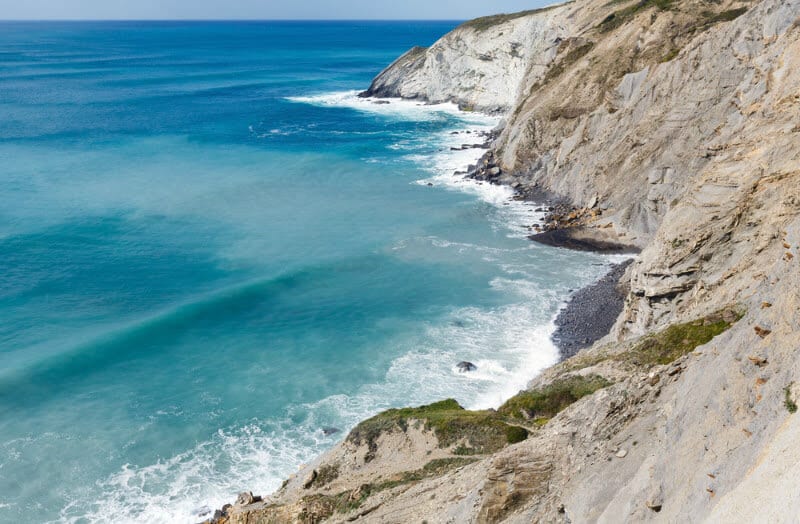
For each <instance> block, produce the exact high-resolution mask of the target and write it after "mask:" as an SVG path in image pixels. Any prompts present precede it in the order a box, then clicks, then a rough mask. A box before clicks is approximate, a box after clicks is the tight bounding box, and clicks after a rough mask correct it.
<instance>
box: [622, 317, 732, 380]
mask: <svg viewBox="0 0 800 524" xmlns="http://www.w3.org/2000/svg"><path fill="white" fill-rule="evenodd" d="M741 318H742V314H741V313H740V312H736V311H732V310H726V311H723V312H721V313H716V314H714V315H710V316H708V317H705V318H701V319H699V320H695V321H693V322H688V323H685V324H674V325H672V326H670V327H668V328H667V329H665V330H663V331H661V332H659V333H656V334H654V335H650V336H647V337H645V338H644V339H642V340H641V341H640V342H639V343H638V344H636V345H635V346H634V347H633V348H632V349H630V350H629V351H626V352H625V353H622V354H620V355H617V356H616V357H615V358H616V359H617V360H621V361H624V362H628V363H631V364H634V365H637V366H644V367H652V366H657V365H664V364H669V363H671V362H674V361H675V360H677V359H679V358H680V357H682V356H684V355H687V354H689V353H691V352H692V351H694V350H695V348H697V347H698V346H702V345H703V344H707V343H708V342H710V341H711V339H713V338H714V337H716V336H717V335H720V334H722V333H724V332H725V331H727V330H728V329H730V327H731V326H732V325H733V324H734V323H736V322H737V321H738V320H739V319H741Z"/></svg>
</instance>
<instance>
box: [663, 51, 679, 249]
mask: <svg viewBox="0 0 800 524" xmlns="http://www.w3.org/2000/svg"><path fill="white" fill-rule="evenodd" d="M680 52H681V50H680V49H679V48H677V47H675V48H673V49H671V50H670V52H669V53H667V54H666V55H664V58H662V59H661V63H662V64H663V63H666V62H671V61H672V60H674V59H675V57H676V56H678V53H680ZM672 247H676V246H675V240H673V241H672ZM678 247H680V246H678Z"/></svg>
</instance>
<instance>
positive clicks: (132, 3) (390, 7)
mask: <svg viewBox="0 0 800 524" xmlns="http://www.w3.org/2000/svg"><path fill="white" fill-rule="evenodd" d="M553 2H554V0H0V20H30V19H34V20H45V19H46V20H51V19H78V20H87V19H112V20H124V19H134V20H143V19H160V20H164V19H226V20H227V19H383V20H386V19H426V20H431V19H444V20H466V19H469V18H475V17H478V16H483V15H489V14H496V13H512V12H516V11H522V10H525V9H535V8H537V7H542V6H544V5H547V4H550V3H553Z"/></svg>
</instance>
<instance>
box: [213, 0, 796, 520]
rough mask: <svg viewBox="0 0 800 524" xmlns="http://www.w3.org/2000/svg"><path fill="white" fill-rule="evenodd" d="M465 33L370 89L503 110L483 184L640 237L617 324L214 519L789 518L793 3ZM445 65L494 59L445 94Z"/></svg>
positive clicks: (595, 1) (567, 14)
mask: <svg viewBox="0 0 800 524" xmlns="http://www.w3.org/2000/svg"><path fill="white" fill-rule="evenodd" d="M479 26H480V28H481V30H480V31H478V30H477V29H475V28H474V27H472V28H470V27H462V28H459V29H458V30H456V31H455V32H454V33H452V34H451V35H448V36H447V37H445V38H444V39H442V41H440V42H439V43H437V44H436V45H434V46H433V47H432V48H431V49H430V50H427V51H424V50H419V49H417V50H415V51H413V52H412V53H410V54H409V55H407V56H405V57H404V58H403V59H401V60H400V61H398V62H397V63H396V64H395V65H394V66H393V67H392V68H390V69H389V70H387V71H386V72H384V73H382V77H379V78H378V79H377V80H376V84H374V85H373V87H376V86H379V89H385V90H384V91H376V93H379V94H385V95H402V96H407V97H417V98H425V99H428V100H432V101H440V100H455V101H459V102H462V103H465V104H474V105H475V106H478V107H482V108H496V107H509V111H508V114H507V124H506V125H505V127H504V129H503V131H502V133H501V135H500V138H499V139H498V140H497V142H496V143H495V144H494V146H493V151H492V153H493V155H494V158H495V159H497V161H498V162H499V163H500V165H501V166H502V168H503V170H504V171H505V172H506V173H507V174H505V175H503V177H502V180H505V181H506V182H510V181H514V182H515V183H516V184H517V185H518V186H520V187H521V188H523V189H524V188H525V187H532V186H534V185H537V187H544V188H547V189H550V190H554V191H555V192H557V193H560V194H562V195H566V196H568V197H569V198H571V199H572V200H573V201H574V202H576V203H577V205H578V206H579V207H587V208H592V211H593V212H592V213H587V214H586V215H585V216H586V217H588V218H586V219H585V220H584V221H583V226H582V234H586V235H592V234H598V235H600V234H602V235H605V236H607V235H609V234H611V233H610V232H612V233H613V234H614V235H615V238H617V239H619V240H620V241H624V242H627V243H630V244H635V245H638V246H639V247H641V248H643V251H642V252H641V254H640V255H639V256H638V257H637V259H636V260H635V262H634V263H633V265H632V266H631V268H630V269H629V270H628V273H627V280H629V282H630V293H629V295H628V297H627V299H626V305H625V309H624V311H623V313H622V315H621V316H620V319H619V320H618V322H617V324H616V326H615V328H614V330H613V331H612V333H611V335H610V336H609V337H607V338H606V339H605V340H603V341H601V342H600V343H598V344H596V345H595V346H594V347H592V348H590V349H588V350H586V351H584V352H582V353H581V354H579V355H577V356H576V357H573V358H571V359H569V360H567V361H565V362H563V363H561V364H559V365H557V366H555V367H554V368H552V369H550V370H548V371H546V372H545V373H544V374H543V375H542V376H540V377H537V378H536V379H535V380H534V381H533V382H532V383H531V385H530V389H529V390H528V391H526V392H521V393H520V395H518V396H517V397H515V398H514V399H511V400H510V401H509V402H508V403H507V404H506V405H504V406H503V407H502V408H501V409H500V410H499V411H497V412H477V413H473V412H467V413H461V412H460V411H458V410H452V409H450V410H449V411H448V412H447V414H445V413H443V412H436V413H429V412H428V411H426V410H423V411H421V412H414V413H415V415H414V416H415V417H417V418H414V417H406V418H404V419H402V421H400V422H399V420H400V419H396V418H391V419H386V418H385V417H384V418H381V416H379V417H377V418H376V419H374V420H372V421H367V422H368V423H367V424H366V426H364V427H366V428H372V429H377V433H374V434H373V436H374V435H379V437H376V438H375V439H372V440H364V439H361V438H359V433H358V430H357V431H356V432H355V433H354V434H351V435H350V436H349V437H348V439H347V440H346V441H345V442H343V443H342V444H341V445H339V446H338V447H337V448H335V449H334V450H332V451H331V452H330V453H329V454H327V455H325V456H324V457H321V458H320V459H319V460H318V461H317V462H315V463H314V464H311V465H309V466H308V467H307V468H306V469H305V470H304V471H302V472H300V473H299V474H298V475H297V476H296V477H294V478H293V479H291V480H290V481H289V482H288V483H287V485H286V486H285V487H284V489H282V490H281V491H279V492H278V493H276V494H275V495H273V496H272V497H270V498H268V499H267V501H265V502H262V503H258V504H256V505H250V506H247V505H245V506H237V507H233V508H230V509H229V510H228V511H227V514H226V515H223V516H222V517H221V521H222V522H225V521H227V522H249V523H254V522H320V521H326V522H346V521H353V520H356V521H358V522H393V523H394V522H397V523H400V522H423V521H427V522H429V523H431V524H433V523H439V522H441V523H445V522H447V523H461V522H642V521H648V522H649V521H653V522H698V521H708V522H787V523H789V522H796V520H797V516H798V515H800V476H798V474H797V471H800V446H798V445H797V442H798V439H800V414H794V413H795V412H796V411H797V403H798V401H799V400H798V399H799V398H800V386H798V384H800V345H798V340H797V336H798V334H799V333H800V0H762V1H760V2H747V3H743V2H725V1H722V2H719V3H716V2H715V3H711V2H708V3H706V2H698V1H693V0H658V1H647V0H645V1H643V2H636V3H632V2H625V1H615V2H612V3H610V4H609V3H608V2H607V1H605V0H582V1H578V2H575V3H572V4H568V5H564V6H561V7H558V8H555V9H552V10H549V11H546V12H542V13H533V14H527V15H523V16H519V17H516V18H513V17H512V18H499V19H494V21H493V23H488V22H487V21H484V22H481V23H480V24H479ZM487 27H488V28H487ZM526 32H527V34H528V37H530V38H531V39H530V40H526V41H525V42H527V44H526V45H525V46H523V47H524V50H523V51H520V50H519V49H518V50H517V53H518V54H520V55H521V56H522V57H524V58H520V57H518V56H512V54H511V53H510V52H509V47H508V45H509V42H510V41H511V40H507V35H512V34H513V35H517V36H514V37H513V41H515V42H516V41H518V40H519V41H522V40H523V36H524V35H523V33H526ZM500 33H503V35H502V36H501V35H500ZM532 35H534V36H532ZM508 38H510V37H508ZM478 49H480V53H485V54H487V55H491V56H494V57H496V59H495V60H493V61H492V62H489V61H486V62H485V63H484V62H483V61H480V60H479V61H477V62H476V61H474V60H473V59H472V58H470V57H474V56H477V55H476V54H475V53H476V50H478ZM492 53H494V54H492ZM537 53H538V54H537ZM467 58H470V59H469V60H467ZM459 59H463V63H467V62H469V63H470V64H471V65H470V66H469V68H471V69H470V70H472V71H477V70H478V69H477V67H478V66H480V67H486V68H494V69H483V71H485V72H486V75H487V76H485V77H481V76H480V75H475V76H470V75H467V76H466V77H465V79H464V81H463V83H462V82H461V80H462V79H461V78H458V76H457V75H458V74H459V72H463V71H465V70H466V69H464V67H465V66H464V65H463V63H462V65H460V66H459V69H449V68H448V67H449V66H447V65H445V64H444V62H443V61H450V63H452V64H457V63H458V60H459ZM503 63H505V64H512V65H509V67H508V69H509V71H511V72H509V71H505V68H504V67H502V64H503ZM469 68H468V69H469ZM494 70H504V71H505V72H502V73H501V72H498V73H497V74H501V75H506V76H505V77H504V79H505V80H504V82H512V81H513V82H515V83H514V84H513V86H512V87H513V88H512V89H508V90H507V91H508V92H509V93H511V92H513V94H509V93H506V98H505V99H503V98H502V97H501V96H500V95H498V94H492V93H496V92H498V91H496V86H497V84H496V83H495V82H493V81H490V80H492V79H490V77H489V76H488V75H489V74H490V73H491V72H492V71H494ZM512 72H513V73H512ZM492 74H494V73H492ZM450 75H453V76H450ZM509 75H512V76H509ZM509 85H511V84H509ZM380 86H383V87H380ZM512 100H513V101H512ZM451 408H452V406H451ZM423 415H424V416H423ZM426 417H427V418H426ZM387 420H388V422H387ZM498 424H501V425H502V426H500V425H498ZM501 427H502V428H503V429H502V431H500V429H498V428H501ZM486 428H493V429H486ZM508 428H517V429H508ZM363 429H364V428H362V430H363ZM522 429H524V431H525V432H526V433H527V438H525V440H523V441H522V442H517V440H520V439H522V438H524V435H520V433H519V430H522ZM488 434H491V435H494V436H495V437H496V438H494V439H493V440H491V444H486V443H485V442H484V440H482V439H483V438H484V437H482V436H481V435H484V436H485V435H488ZM503 435H506V437H507V440H503V438H502V436H503ZM486 442H489V441H486ZM370 454H371V458H369V460H368V459H367V456H368V455H370ZM332 471H336V476H335V479H334V480H330V481H329V482H326V483H320V482H319V481H317V480H315V479H318V478H320V477H323V478H326V479H330V478H331V477H332V475H331V472H332ZM315 472H316V474H315ZM310 480H311V482H310V483H309V481H310Z"/></svg>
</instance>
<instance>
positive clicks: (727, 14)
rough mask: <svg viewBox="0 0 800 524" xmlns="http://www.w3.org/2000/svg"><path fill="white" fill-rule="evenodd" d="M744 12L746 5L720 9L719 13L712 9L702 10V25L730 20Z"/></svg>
mask: <svg viewBox="0 0 800 524" xmlns="http://www.w3.org/2000/svg"><path fill="white" fill-rule="evenodd" d="M746 12H747V8H746V7H740V8H738V9H729V10H727V11H722V12H719V13H715V12H713V11H703V22H704V25H712V24H716V23H719V22H731V21H733V20H736V19H737V18H739V17H740V16H742V15H743V14H745V13H746Z"/></svg>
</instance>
